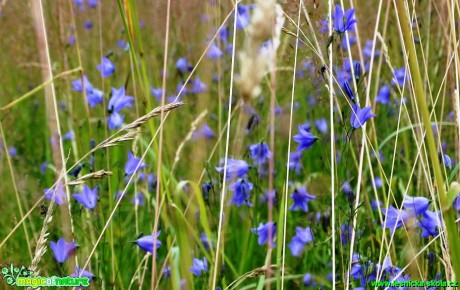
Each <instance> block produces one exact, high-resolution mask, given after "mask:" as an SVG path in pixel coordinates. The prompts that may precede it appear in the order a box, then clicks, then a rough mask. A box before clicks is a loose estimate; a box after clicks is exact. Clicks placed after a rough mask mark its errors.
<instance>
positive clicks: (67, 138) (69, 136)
mask: <svg viewBox="0 0 460 290" xmlns="http://www.w3.org/2000/svg"><path fill="white" fill-rule="evenodd" d="M62 140H64V141H73V140H75V132H74V131H73V130H70V131H69V132H67V133H65V134H64V136H62Z"/></svg>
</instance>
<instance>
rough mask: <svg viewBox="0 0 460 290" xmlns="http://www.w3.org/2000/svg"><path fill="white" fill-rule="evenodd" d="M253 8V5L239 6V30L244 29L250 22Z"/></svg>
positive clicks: (237, 26)
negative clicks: (250, 11)
mask: <svg viewBox="0 0 460 290" xmlns="http://www.w3.org/2000/svg"><path fill="white" fill-rule="evenodd" d="M252 7H253V5H244V4H239V5H238V9H237V10H238V16H237V18H236V28H237V29H240V30H241V29H244V28H245V27H246V26H247V25H248V24H249V21H250V18H251V15H250V14H249V10H250V9H251V8H252Z"/></svg>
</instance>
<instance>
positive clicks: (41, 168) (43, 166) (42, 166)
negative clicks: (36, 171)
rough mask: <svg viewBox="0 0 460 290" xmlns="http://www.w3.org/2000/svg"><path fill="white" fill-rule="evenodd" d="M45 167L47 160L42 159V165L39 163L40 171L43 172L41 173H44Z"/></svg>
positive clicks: (46, 166)
mask: <svg viewBox="0 0 460 290" xmlns="http://www.w3.org/2000/svg"><path fill="white" fill-rule="evenodd" d="M46 168H48V162H47V161H44V162H43V163H42V165H40V172H41V173H43V174H45V172H46Z"/></svg>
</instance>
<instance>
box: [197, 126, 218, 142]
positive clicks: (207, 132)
mask: <svg viewBox="0 0 460 290" xmlns="http://www.w3.org/2000/svg"><path fill="white" fill-rule="evenodd" d="M214 136H215V134H214V132H213V131H212V129H211V128H210V127H209V126H208V124H203V125H202V126H201V127H200V129H198V130H196V131H195V132H193V136H192V140H197V139H201V138H205V139H212V138H214Z"/></svg>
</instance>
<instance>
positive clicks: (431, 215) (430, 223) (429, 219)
mask: <svg viewBox="0 0 460 290" xmlns="http://www.w3.org/2000/svg"><path fill="white" fill-rule="evenodd" d="M438 224H441V225H442V220H441V215H440V213H439V211H438V212H433V211H430V210H426V211H424V212H423V214H422V218H421V219H420V220H419V221H418V222H417V225H418V226H419V227H420V228H421V229H422V238H427V237H430V236H431V237H435V236H437V235H438Z"/></svg>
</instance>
